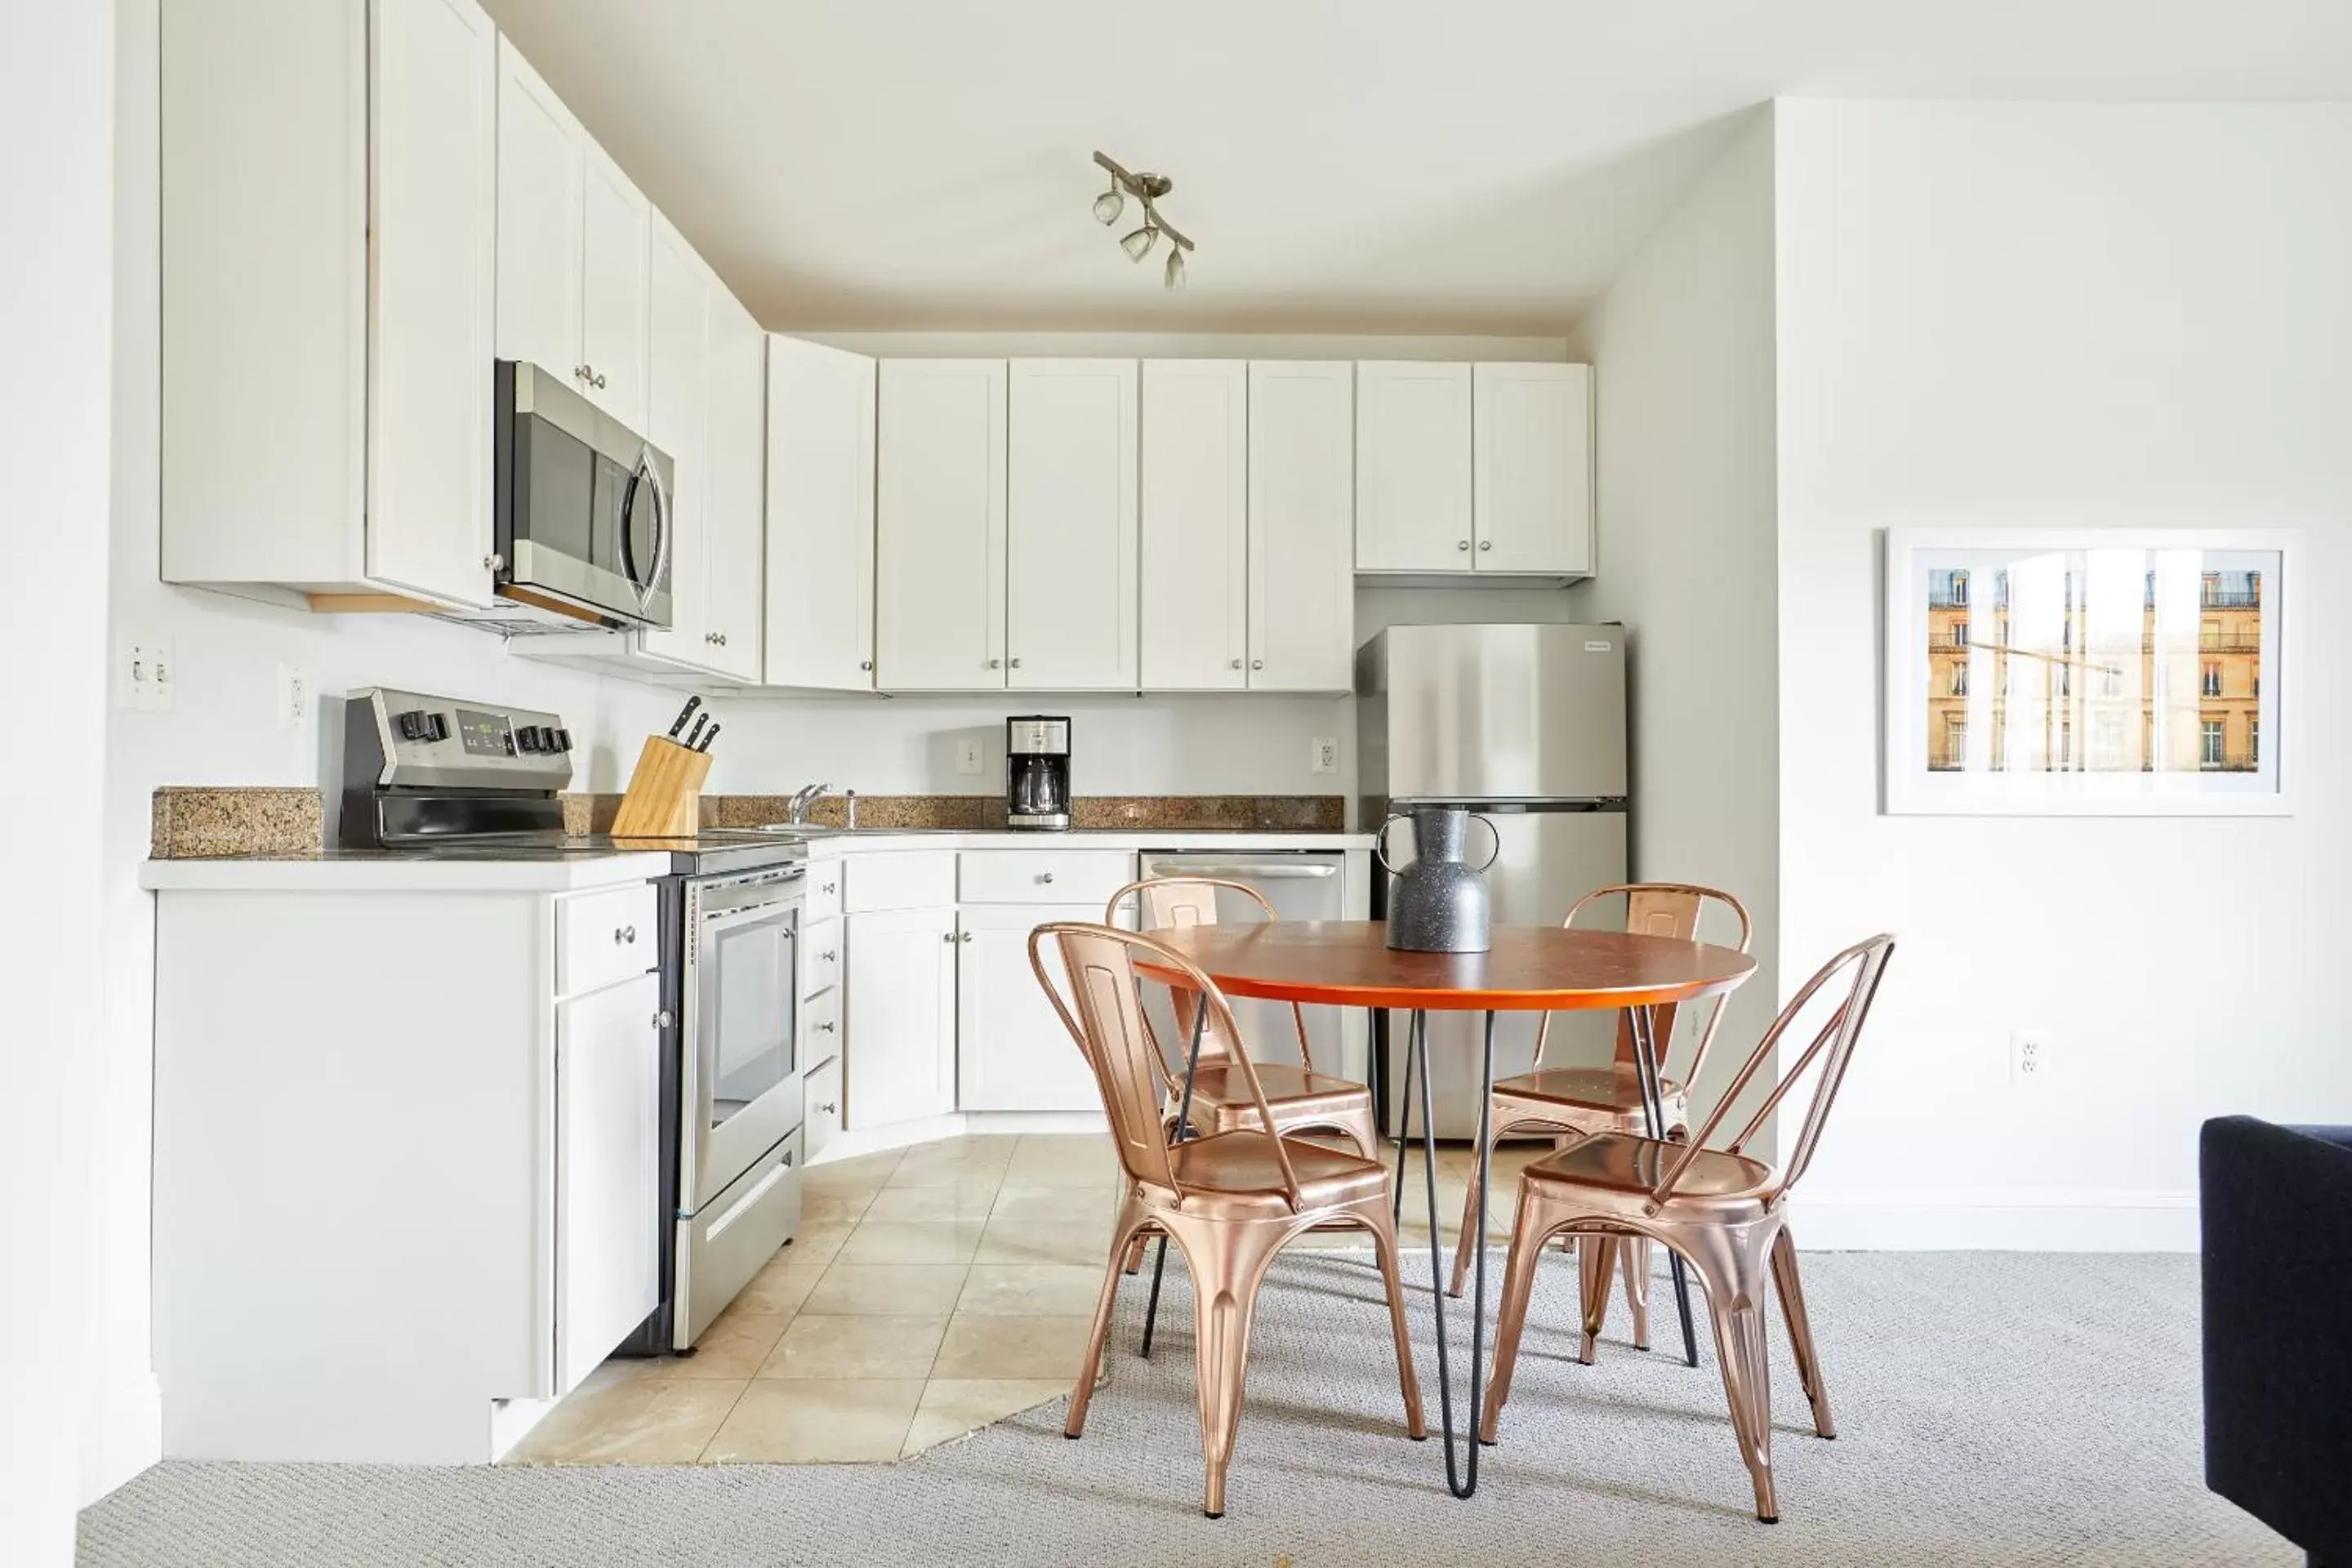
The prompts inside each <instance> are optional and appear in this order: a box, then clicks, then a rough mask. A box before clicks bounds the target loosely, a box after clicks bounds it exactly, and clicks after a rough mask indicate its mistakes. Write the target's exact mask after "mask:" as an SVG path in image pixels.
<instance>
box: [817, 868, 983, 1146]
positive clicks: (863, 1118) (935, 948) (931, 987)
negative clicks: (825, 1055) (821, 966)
mask: <svg viewBox="0 0 2352 1568" xmlns="http://www.w3.org/2000/svg"><path fill="white" fill-rule="evenodd" d="M847 924H848V942H849V953H848V958H847V974H848V981H847V990H848V995H847V997H846V998H845V1000H846V1003H847V1013H848V1017H847V1020H846V1027H847V1029H848V1031H849V1039H850V1043H849V1046H848V1048H847V1049H846V1050H845V1051H844V1053H843V1056H844V1058H845V1071H844V1073H843V1075H842V1077H843V1082H842V1091H843V1093H844V1094H845V1096H846V1097H847V1098H846V1099H845V1100H844V1101H843V1103H842V1117H843V1125H844V1126H845V1127H846V1128H848V1129H849V1130H851V1131H860V1130H863V1129H866V1128H869V1127H879V1126H883V1125H885V1124H887V1123H888V1122H893V1121H914V1120H916V1119H917V1118H919V1117H925V1116H944V1115H947V1114H948V1113H949V1112H950V1111H952V1110H955V1108H956V947H957V942H956V911H955V910H954V909H953V907H952V906H943V907H932V908H925V909H912V910H876V911H874V912H871V913H866V914H853V915H851V916H849V917H848V921H847Z"/></svg>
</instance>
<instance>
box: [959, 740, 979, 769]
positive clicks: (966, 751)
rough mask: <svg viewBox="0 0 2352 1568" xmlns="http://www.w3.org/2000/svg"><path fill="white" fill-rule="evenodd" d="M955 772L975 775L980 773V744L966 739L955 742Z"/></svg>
mask: <svg viewBox="0 0 2352 1568" xmlns="http://www.w3.org/2000/svg"><path fill="white" fill-rule="evenodd" d="M956 772H958V773H978V772H980V742H979V741H978V740H976V739H972V738H970V737H967V738H966V739H964V740H961V741H959V742H956Z"/></svg>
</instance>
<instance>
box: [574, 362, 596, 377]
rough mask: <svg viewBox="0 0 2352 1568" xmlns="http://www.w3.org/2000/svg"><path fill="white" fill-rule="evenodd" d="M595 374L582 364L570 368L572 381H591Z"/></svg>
mask: <svg viewBox="0 0 2352 1568" xmlns="http://www.w3.org/2000/svg"><path fill="white" fill-rule="evenodd" d="M595 374H596V373H595V372H593V371H592V370H590V369H589V368H588V367H587V366H586V365H584V364H575V365H573V366H572V380H574V381H588V380H592V379H593V377H594V375H595Z"/></svg>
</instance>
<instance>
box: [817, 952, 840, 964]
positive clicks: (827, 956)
mask: <svg viewBox="0 0 2352 1568" xmlns="http://www.w3.org/2000/svg"><path fill="white" fill-rule="evenodd" d="M817 956H818V957H819V958H821V959H823V960H824V961H825V962H826V963H834V962H835V960H837V959H838V958H840V956H841V954H839V953H837V952H820V953H818V954H817Z"/></svg>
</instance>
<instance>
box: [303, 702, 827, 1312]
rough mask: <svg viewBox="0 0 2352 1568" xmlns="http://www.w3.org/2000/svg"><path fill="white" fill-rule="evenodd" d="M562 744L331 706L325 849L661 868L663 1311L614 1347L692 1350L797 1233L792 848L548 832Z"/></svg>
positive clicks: (506, 723) (528, 724)
mask: <svg viewBox="0 0 2352 1568" xmlns="http://www.w3.org/2000/svg"><path fill="white" fill-rule="evenodd" d="M571 780H572V734H571V731H569V730H568V729H567V728H566V727H565V726H564V723H563V721H562V719H561V718H560V717H558V716H557V715H555V714H553V713H543V712H534V711H530V710H524V709H514V708H504V707H500V706H499V705H497V704H493V703H483V702H467V701H458V700H453V699H450V698H446V697H432V696H427V695H425V694H424V693H422V692H415V691H399V690H394V689H390V688H383V687H379V688H376V689H372V690H367V691H362V692H359V693H357V694H356V695H354V696H353V697H352V699H351V700H350V701H349V703H348V704H347V706H346V709H345V715H344V728H343V787H342V792H341V803H340V804H341V820H340V822H339V824H338V826H337V830H336V835H335V839H336V843H337V844H338V845H339V846H340V847H342V848H344V849H373V850H381V851H383V853H386V854H393V855H416V856H428V857H434V858H466V859H537V858H552V857H570V856H578V855H591V854H610V853H612V852H613V851H614V849H616V848H626V849H629V850H632V851H643V850H645V849H646V848H647V847H659V848H662V849H665V850H667V852H668V854H669V858H670V870H669V874H668V875H667V876H666V877H663V878H661V879H659V881H658V882H657V884H656V886H657V887H658V889H659V891H660V909H661V932H660V973H661V1008H662V1031H661V1032H662V1089H661V1094H662V1117H661V1127H662V1139H661V1156H660V1157H661V1162H662V1169H661V1192H662V1198H661V1208H660V1211H659V1212H658V1213H656V1214H650V1215H646V1224H648V1225H651V1226H655V1227H656V1231H657V1233H658V1234H659V1236H660V1237H661V1305H660V1306H659V1307H658V1308H657V1309H656V1310H655V1312H654V1314H653V1316H652V1317H650V1318H648V1319H646V1322H645V1324H644V1325H643V1326H642V1327H641V1328H639V1330H638V1331H636V1333H635V1334H634V1335H632V1336H631V1337H630V1338H629V1340H628V1341H626V1342H625V1343H624V1344H623V1345H622V1346H621V1350H622V1352H623V1353H627V1354H640V1355H653V1354H659V1353H661V1352H667V1351H674V1350H677V1351H682V1350H686V1349H688V1348H689V1347H690V1346H692V1344H693V1343H694V1342H695V1340H696V1339H697V1338H698V1337H699V1336H700V1335H701V1333H702V1331H703V1330H704V1329H706V1328H708V1327H709V1325H710V1321H711V1320H712V1319H713V1318H715V1317H717V1316H718V1315H719V1311H720V1310H722V1309H723V1308H725V1306H726V1305H727V1303H728V1302H730V1301H731V1300H734V1299H735V1297H736V1295H737V1294H738V1293H740V1291H741V1290H742V1289H743V1287H744V1286H745V1285H747V1284H749V1283H750V1282H751V1277H752V1275H754V1274H756V1273H757V1272H759V1269H760V1267H761V1265H762V1264H764V1263H765V1262H766V1261H767V1260H768V1259H769V1258H771V1257H772V1256H773V1255H774V1254H775V1252H776V1249H777V1248H779V1247H782V1246H783V1245H784V1244H785V1243H786V1242H788V1241H790V1240H791V1239H792V1237H793V1233H794V1231H796V1230H797V1229H798V1228H799V1226H800V1213H801V1189H800V1168H801V1163H802V1162H801V1107H802V1097H801V1080H800V1064H799V1061H798V1059H797V1055H796V1049H795V1047H796V1043H797V1040H798V1037H799V1029H798V1018H797V1016H796V1012H797V1007H798V1002H799V996H800V987H799V985H798V984H797V983H796V980H797V973H798V970H797V964H798V957H797V954H796V952H795V951H794V949H795V945H796V943H797V942H798V940H799V936H800V916H801V889H802V883H803V877H804V875H805V867H804V862H805V860H806V856H807V851H806V848H805V847H804V846H803V844H802V843H801V842H800V841H799V840H797V839H795V838H793V837H788V836H780V835H778V834H774V833H767V832H761V831H757V830H746V831H740V832H732V833H730V832H723V831H722V832H706V833H703V834H699V835H698V836H697V837H693V838H690V839H664V840H661V841H660V842H659V844H658V846H649V845H648V843H647V841H646V840H642V839H631V840H628V841H626V843H625V844H616V843H615V841H614V839H613V838H612V837H610V836H609V835H604V834H568V833H566V832H564V831H563V803H562V800H561V798H560V792H561V791H562V789H563V788H564V787H565V786H566V785H567V784H570V783H571Z"/></svg>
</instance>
